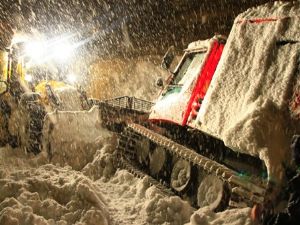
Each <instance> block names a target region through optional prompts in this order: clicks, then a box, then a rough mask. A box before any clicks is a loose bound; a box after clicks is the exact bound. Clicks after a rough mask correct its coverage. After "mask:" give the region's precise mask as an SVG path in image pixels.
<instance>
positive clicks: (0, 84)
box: [0, 81, 8, 95]
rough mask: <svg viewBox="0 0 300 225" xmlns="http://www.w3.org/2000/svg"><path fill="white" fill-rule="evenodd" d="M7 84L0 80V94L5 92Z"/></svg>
mask: <svg viewBox="0 0 300 225" xmlns="http://www.w3.org/2000/svg"><path fill="white" fill-rule="evenodd" d="M7 89H8V85H7V83H6V82H5V81H0V95H2V94H4V93H5V92H7Z"/></svg>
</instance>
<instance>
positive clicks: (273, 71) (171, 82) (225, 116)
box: [119, 2, 300, 210]
mask: <svg viewBox="0 0 300 225" xmlns="http://www.w3.org/2000/svg"><path fill="white" fill-rule="evenodd" d="M299 12H300V4H299V3H296V2H293V3H287V2H285V3H282V2H276V3H270V4H266V5H264V6H260V7H257V8H252V9H249V10H248V11H246V12H244V13H242V14H240V15H239V16H238V17H237V18H236V19H235V21H234V25H233V27H232V30H231V33H230V35H229V37H228V39H227V40H224V38H222V37H220V36H216V37H214V38H212V39H210V40H206V41H197V42H193V43H191V44H190V45H189V46H188V48H187V49H186V50H185V53H184V56H183V57H182V59H181V61H180V62H179V64H178V66H177V67H176V69H175V70H174V71H172V72H171V74H172V75H171V77H170V79H168V81H167V83H166V84H165V86H164V89H163V91H162V93H161V95H160V97H159V98H158V100H157V101H156V103H155V105H154V106H153V107H152V109H151V113H150V116H149V121H148V122H146V123H144V124H133V123H131V124H129V125H128V127H127V128H126V129H125V130H124V132H123V133H122V136H121V138H120V141H119V150H120V154H121V155H122V159H123V160H124V161H126V163H131V164H132V165H133V166H134V167H136V168H138V169H139V170H142V171H143V172H144V173H147V174H149V175H151V176H152V177H153V178H156V179H157V180H159V181H161V182H162V183H164V184H165V185H166V186H168V187H170V188H171V189H172V190H173V191H174V192H176V193H178V194H180V195H181V196H184V197H187V198H189V199H191V201H192V202H193V203H194V204H195V205H197V206H198V207H202V206H205V205H209V206H210V207H211V208H212V209H214V210H221V209H224V208H225V207H227V205H228V203H230V205H232V206H245V205H248V206H251V205H253V204H254V203H263V202H264V201H266V200H269V199H270V198H273V197H274V199H272V200H274V201H275V196H278V192H279V191H280V189H281V188H283V186H284V182H285V181H284V171H285V168H287V167H291V166H292V165H291V161H290V151H289V144H290V140H291V138H292V136H293V135H294V134H296V133H298V132H299V127H300V126H299V46H300V45H299V43H300V42H299V41H300V33H299V30H298V26H299V24H300V23H299V22H300V21H299V20H300V19H299V16H298V15H299ZM225 42H226V44H225ZM173 55H174V54H172V52H168V53H167V54H166V55H165V57H164V60H163V64H162V66H163V67H164V68H166V69H168V68H169V66H170V64H171V62H172V59H173ZM159 83H160V82H159ZM271 184H272V188H273V189H272V190H268V191H267V192H266V190H267V187H270V186H271Z"/></svg>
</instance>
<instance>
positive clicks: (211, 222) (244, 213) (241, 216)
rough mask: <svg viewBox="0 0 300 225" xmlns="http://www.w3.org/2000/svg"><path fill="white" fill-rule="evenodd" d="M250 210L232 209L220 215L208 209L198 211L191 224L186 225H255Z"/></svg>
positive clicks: (192, 217)
mask: <svg viewBox="0 0 300 225" xmlns="http://www.w3.org/2000/svg"><path fill="white" fill-rule="evenodd" d="M250 211H251V209H250V208H244V209H230V210H226V211H224V212H220V213H214V212H212V211H211V210H210V209H209V208H208V207H204V208H201V209H199V210H197V211H196V212H195V213H194V214H193V215H192V216H191V221H190V223H186V224H185V225H241V224H243V225H254V223H253V222H252V221H251V219H250V217H249V215H250Z"/></svg>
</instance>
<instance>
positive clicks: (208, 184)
mask: <svg viewBox="0 0 300 225" xmlns="http://www.w3.org/2000/svg"><path fill="white" fill-rule="evenodd" d="M229 198H230V191H229V188H228V184H227V183H225V182H224V181H222V180H221V179H220V178H218V177H216V176H214V175H211V174H210V175H207V176H205V177H204V178H203V180H202V181H201V183H200V185H199V187H198V190H197V205H198V206H199V207H200V208H201V207H205V206H208V207H209V208H210V209H211V210H213V211H215V212H219V211H222V210H224V209H226V208H227V206H228V203H229Z"/></svg>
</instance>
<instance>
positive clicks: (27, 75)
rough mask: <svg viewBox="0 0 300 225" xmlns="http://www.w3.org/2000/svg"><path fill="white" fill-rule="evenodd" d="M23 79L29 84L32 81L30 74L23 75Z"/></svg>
mask: <svg viewBox="0 0 300 225" xmlns="http://www.w3.org/2000/svg"><path fill="white" fill-rule="evenodd" d="M24 79H25V80H26V81H27V82H31V81H32V75H30V74H25V77H24Z"/></svg>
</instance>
